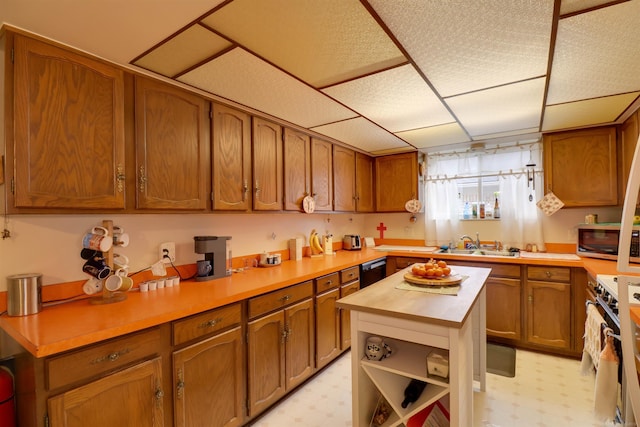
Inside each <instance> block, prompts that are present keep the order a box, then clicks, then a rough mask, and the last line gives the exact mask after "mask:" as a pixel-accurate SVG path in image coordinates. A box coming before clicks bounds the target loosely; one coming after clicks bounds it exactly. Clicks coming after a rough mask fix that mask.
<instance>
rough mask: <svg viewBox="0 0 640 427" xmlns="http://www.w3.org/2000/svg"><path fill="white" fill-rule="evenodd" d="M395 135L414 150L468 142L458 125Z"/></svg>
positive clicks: (428, 128)
mask: <svg viewBox="0 0 640 427" xmlns="http://www.w3.org/2000/svg"><path fill="white" fill-rule="evenodd" d="M396 135H397V136H398V137H399V138H402V139H403V140H405V141H407V142H408V143H409V144H411V145H413V146H414V147H416V148H429V147H436V146H440V145H448V144H459V143H462V142H469V141H470V140H469V137H468V136H467V134H466V133H465V131H464V129H462V128H461V127H460V125H459V124H458V123H447V124H444V125H439V126H431V127H426V128H422V129H414V130H408V131H405V132H397V133H396Z"/></svg>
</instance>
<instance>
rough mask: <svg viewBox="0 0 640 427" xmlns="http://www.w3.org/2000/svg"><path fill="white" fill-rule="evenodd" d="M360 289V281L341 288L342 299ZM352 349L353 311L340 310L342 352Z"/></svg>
mask: <svg viewBox="0 0 640 427" xmlns="http://www.w3.org/2000/svg"><path fill="white" fill-rule="evenodd" d="M358 289H360V281H359V280H356V281H355V282H351V283H347V284H346V285H342V286H341V287H340V298H344V297H346V296H347V295H351V294H353V293H355V292H357V291H358ZM349 347H351V311H350V310H344V309H342V308H341V309H340V350H342V351H344V350H346V349H348V348H349Z"/></svg>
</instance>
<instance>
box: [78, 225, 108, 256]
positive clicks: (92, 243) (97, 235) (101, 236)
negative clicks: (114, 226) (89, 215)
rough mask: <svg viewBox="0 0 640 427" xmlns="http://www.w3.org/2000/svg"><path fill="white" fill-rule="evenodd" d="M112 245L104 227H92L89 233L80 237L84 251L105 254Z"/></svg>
mask: <svg viewBox="0 0 640 427" xmlns="http://www.w3.org/2000/svg"><path fill="white" fill-rule="evenodd" d="M112 245H113V240H112V239H111V238H110V237H109V231H108V230H107V229H106V228H104V227H93V228H92V229H91V231H90V232H89V233H87V234H85V235H84V236H83V237H82V246H83V247H84V248H86V249H93V250H95V251H100V252H107V251H108V250H109V249H111V246H112Z"/></svg>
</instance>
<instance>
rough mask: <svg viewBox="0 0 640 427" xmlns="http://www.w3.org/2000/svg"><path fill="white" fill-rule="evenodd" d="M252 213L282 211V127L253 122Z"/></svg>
mask: <svg viewBox="0 0 640 427" xmlns="http://www.w3.org/2000/svg"><path fill="white" fill-rule="evenodd" d="M251 152H252V154H253V210H257V211H279V210H282V127H280V125H277V124H275V123H271V122H268V121H266V120H263V119H261V118H258V117H254V118H253V142H252V148H251Z"/></svg>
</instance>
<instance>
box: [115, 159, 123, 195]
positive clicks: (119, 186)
mask: <svg viewBox="0 0 640 427" xmlns="http://www.w3.org/2000/svg"><path fill="white" fill-rule="evenodd" d="M124 179H125V175H124V168H123V167H122V165H121V164H118V167H117V168H116V181H117V184H116V189H117V191H118V193H122V192H123V191H124Z"/></svg>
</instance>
